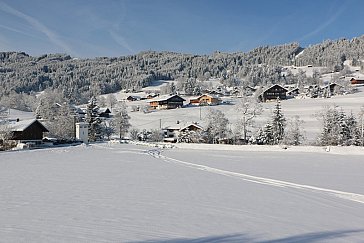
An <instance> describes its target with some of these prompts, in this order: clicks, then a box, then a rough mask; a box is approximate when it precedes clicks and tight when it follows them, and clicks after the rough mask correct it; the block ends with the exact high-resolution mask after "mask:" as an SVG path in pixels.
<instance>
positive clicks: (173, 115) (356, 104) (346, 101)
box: [127, 87, 364, 144]
mask: <svg viewBox="0 0 364 243" xmlns="http://www.w3.org/2000/svg"><path fill="white" fill-rule="evenodd" d="M358 89H359V92H358V93H355V94H350V95H340V96H333V97H331V98H329V99H327V98H317V99H311V98H307V99H289V100H282V101H281V106H282V111H283V113H284V115H285V117H286V118H288V119H289V118H292V117H294V116H296V115H298V116H300V119H302V120H303V121H304V124H303V128H304V130H305V135H306V138H307V141H306V143H307V144H310V143H312V142H313V141H315V139H316V137H317V136H318V134H319V133H320V131H321V123H320V120H319V119H318V117H317V116H316V115H317V114H318V113H319V112H320V111H322V110H323V109H324V107H325V106H332V105H337V106H339V107H341V108H342V109H343V110H344V111H345V112H346V113H347V114H349V113H350V112H353V114H354V115H357V114H358V113H359V111H360V108H361V107H363V106H364V87H359V88H358ZM237 101H238V99H236V98H235V99H233V102H232V104H230V105H227V104H226V105H219V106H211V107H202V108H201V107H186V108H180V109H174V110H158V111H153V112H151V113H146V114H145V113H143V112H130V109H128V111H129V115H130V116H131V120H130V123H131V124H132V126H133V127H135V128H138V129H141V130H143V129H147V130H148V129H159V128H160V127H162V128H163V127H166V126H170V125H171V124H176V121H177V120H178V121H182V122H192V121H193V122H199V121H201V122H203V120H204V119H205V117H206V115H207V113H208V109H209V108H211V109H218V110H221V111H223V112H224V113H225V115H226V117H227V118H228V119H229V121H230V127H231V129H234V127H235V125H236V123H237V120H238V119H239V114H238V112H237V110H236V106H235V105H234V104H235V103H236V102H237ZM127 105H128V106H132V105H141V106H142V105H147V101H139V102H127ZM274 105H275V102H267V103H263V107H264V111H263V114H262V115H261V116H259V117H258V118H257V119H256V126H255V127H256V129H258V128H260V127H262V126H264V124H266V122H267V120H268V119H270V116H271V114H272V110H273V108H274ZM200 118H201V119H200Z"/></svg>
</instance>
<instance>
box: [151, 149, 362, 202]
mask: <svg viewBox="0 0 364 243" xmlns="http://www.w3.org/2000/svg"><path fill="white" fill-rule="evenodd" d="M147 153H148V154H149V155H151V156H153V157H155V158H158V159H162V160H163V161H165V162H169V163H175V164H180V165H183V166H186V167H189V168H193V169H197V170H203V171H206V172H209V173H214V174H219V175H224V176H229V177H234V178H238V179H240V180H244V181H249V182H253V183H258V184H263V185H269V186H276V187H285V188H294V189H301V190H310V191H314V192H320V193H325V194H329V195H332V196H335V197H339V198H342V199H346V200H350V201H354V202H358V203H363V204H364V195H363V194H358V193H351V192H344V191H338V190H332V189H327V188H321V187H316V186H309V185H302V184H296V183H292V182H287V181H280V180H275V179H269V178H264V177H258V176H252V175H248V174H243V173H237V172H232V171H227V170H221V169H217V168H213V167H209V166H205V165H199V164H194V163H190V162H186V161H182V160H178V159H174V158H170V157H167V156H164V155H162V153H161V150H158V149H153V150H148V151H147Z"/></svg>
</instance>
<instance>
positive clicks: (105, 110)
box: [99, 107, 111, 113]
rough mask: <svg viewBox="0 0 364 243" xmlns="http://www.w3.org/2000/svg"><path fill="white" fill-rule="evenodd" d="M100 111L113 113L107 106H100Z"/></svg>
mask: <svg viewBox="0 0 364 243" xmlns="http://www.w3.org/2000/svg"><path fill="white" fill-rule="evenodd" d="M99 112H100V113H111V111H110V109H109V108H107V107H103V108H100V110H99Z"/></svg>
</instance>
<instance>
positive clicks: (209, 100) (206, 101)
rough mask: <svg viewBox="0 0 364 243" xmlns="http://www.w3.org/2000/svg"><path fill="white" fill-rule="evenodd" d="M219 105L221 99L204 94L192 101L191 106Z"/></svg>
mask: <svg viewBox="0 0 364 243" xmlns="http://www.w3.org/2000/svg"><path fill="white" fill-rule="evenodd" d="M219 103H220V99H219V98H218V97H216V96H214V95H210V94H203V95H200V96H199V97H196V98H191V99H190V105H218V104H219Z"/></svg>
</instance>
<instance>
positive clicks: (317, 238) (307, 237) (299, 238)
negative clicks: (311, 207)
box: [134, 229, 364, 243]
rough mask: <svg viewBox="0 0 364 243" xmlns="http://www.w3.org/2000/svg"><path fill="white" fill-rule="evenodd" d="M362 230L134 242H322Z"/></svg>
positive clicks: (136, 242)
mask: <svg viewBox="0 0 364 243" xmlns="http://www.w3.org/2000/svg"><path fill="white" fill-rule="evenodd" d="M361 232H364V229H362V230H342V231H325V232H317V233H307V234H301V235H295V236H289V237H284V238H280V239H274V240H265V241H261V240H257V239H253V238H251V237H248V236H246V235H244V234H229V235H221V236H207V237H200V238H179V239H169V240H147V241H135V242H134V243H157V242H158V243H211V242H212V243H217V242H226V243H241V242H255V243H258V242H259V243H306V242H322V241H325V242H326V241H329V240H334V239H338V238H345V237H348V236H350V235H353V234H356V233H361Z"/></svg>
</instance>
